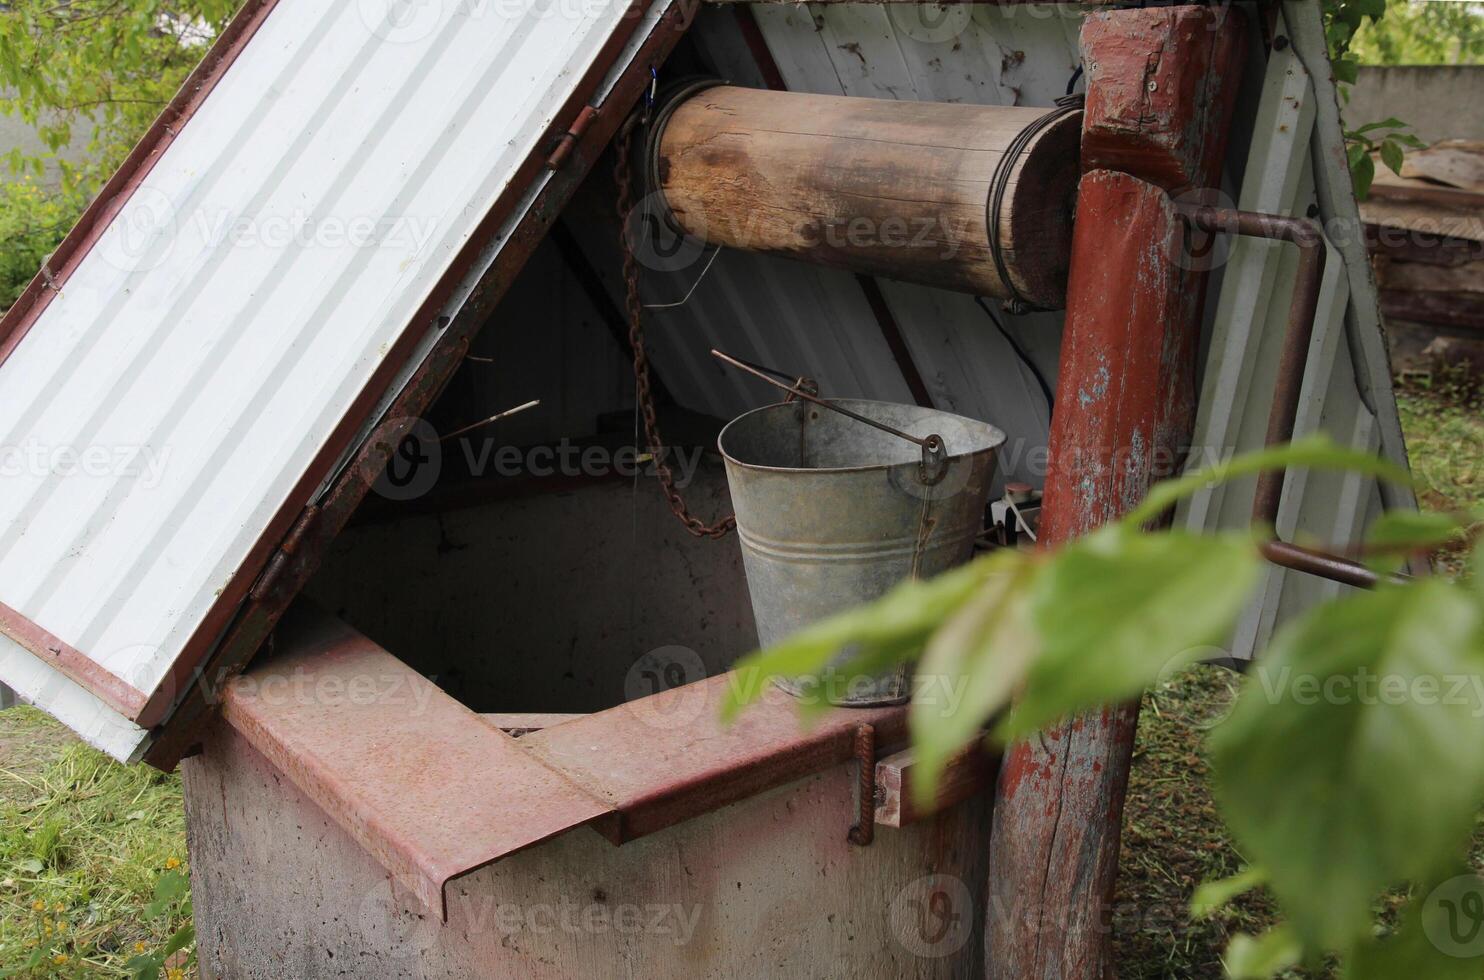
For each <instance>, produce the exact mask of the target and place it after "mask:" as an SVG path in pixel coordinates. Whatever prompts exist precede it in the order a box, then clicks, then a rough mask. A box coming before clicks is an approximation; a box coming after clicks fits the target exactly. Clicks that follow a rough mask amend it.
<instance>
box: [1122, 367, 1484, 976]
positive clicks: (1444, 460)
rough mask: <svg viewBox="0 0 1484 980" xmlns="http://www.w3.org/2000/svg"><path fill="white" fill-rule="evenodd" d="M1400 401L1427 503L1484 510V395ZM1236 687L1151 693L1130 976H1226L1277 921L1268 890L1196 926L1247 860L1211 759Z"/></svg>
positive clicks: (1454, 556)
mask: <svg viewBox="0 0 1484 980" xmlns="http://www.w3.org/2000/svg"><path fill="white" fill-rule="evenodd" d="M1397 405H1398V408H1399V410H1400V413H1401V420H1402V428H1403V430H1404V431H1405V433H1406V437H1407V448H1408V450H1409V453H1410V456H1411V464H1412V473H1413V476H1414V477H1415V479H1416V480H1417V493H1418V500H1419V503H1420V505H1421V506H1422V507H1423V508H1425V509H1429V510H1455V511H1456V510H1466V509H1484V474H1481V469H1484V404H1481V399H1480V392H1479V388H1478V387H1477V386H1476V385H1473V384H1471V383H1469V382H1468V381H1467V380H1466V379H1465V378H1464V377H1463V376H1462V375H1457V374H1446V373H1445V374H1443V375H1440V376H1433V375H1414V376H1409V377H1405V378H1402V379H1399V381H1398V387H1397ZM1436 558H1437V563H1438V565H1439V566H1440V567H1441V568H1442V569H1443V570H1444V571H1446V572H1448V573H1450V574H1458V573H1459V572H1461V571H1462V560H1461V555H1460V553H1459V552H1458V551H1457V550H1452V551H1444V552H1441V553H1439V554H1438V555H1437V556H1436ZM1237 684H1238V676H1237V675H1236V674H1235V673H1233V672H1231V671H1228V670H1225V669H1223V668H1220V667H1213V666H1207V665H1201V666H1197V667H1194V668H1191V669H1190V670H1188V671H1186V672H1184V673H1183V674H1180V675H1177V676H1176V677H1174V678H1172V679H1171V680H1170V681H1169V682H1167V683H1165V684H1162V685H1160V686H1159V687H1157V688H1155V689H1153V690H1151V691H1149V692H1147V693H1146V694H1145V695H1144V701H1143V711H1142V714H1141V716H1140V721H1139V731H1138V736H1137V741H1136V743H1135V746H1134V764H1133V771H1132V774H1131V776H1130V779H1129V792H1128V802H1127V805H1126V809H1125V811H1124V835H1123V852H1122V857H1121V862H1120V870H1119V881H1118V894H1117V897H1116V901H1115V907H1116V908H1117V909H1118V910H1119V914H1120V915H1121V918H1120V919H1115V930H1114V944H1115V951H1116V957H1117V965H1118V976H1119V980H1163V978H1181V980H1184V978H1191V977H1201V978H1204V977H1213V978H1214V977H1220V976H1222V966H1221V952H1222V950H1223V949H1224V948H1225V946H1226V942H1227V940H1228V939H1230V937H1231V936H1232V935H1234V934H1235V933H1238V932H1246V933H1250V934H1256V933H1259V932H1261V931H1262V930H1263V929H1265V928H1267V927H1268V926H1270V925H1272V924H1273V923H1274V922H1275V921H1276V918H1277V908H1276V906H1275V905H1274V904H1273V902H1272V899H1271V898H1270V897H1269V895H1268V894H1267V893H1266V892H1265V891H1263V890H1261V889H1259V890H1256V891H1252V892H1248V893H1247V894H1246V895H1243V896H1242V897H1240V898H1239V899H1237V900H1236V901H1235V902H1233V903H1232V904H1231V905H1230V906H1228V907H1226V908H1223V909H1222V910H1220V911H1219V912H1217V913H1216V914H1215V915H1213V916H1212V917H1211V918H1209V919H1205V920H1201V921H1191V919H1190V917H1189V915H1188V909H1189V905H1190V896H1191V893H1192V892H1193V891H1194V889H1195V888H1196V886H1197V885H1199V884H1200V883H1201V882H1203V881H1209V880H1213V879H1216V878H1222V877H1227V876H1230V875H1232V874H1235V873H1236V872H1237V871H1240V870H1241V869H1242V867H1243V865H1244V862H1243V860H1242V857H1241V855H1240V854H1239V853H1238V852H1237V850H1236V848H1235V847H1234V846H1233V844H1232V842H1231V840H1230V838H1229V837H1228V836H1227V834H1226V830H1225V828H1224V827H1223V826H1222V823H1221V819H1220V817H1219V816H1218V815H1217V813H1216V808H1215V804H1214V802H1213V801H1212V798H1211V792H1210V788H1209V782H1208V772H1209V770H1208V768H1207V765H1206V759H1205V756H1204V752H1203V745H1204V741H1205V733H1206V732H1207V731H1208V730H1209V729H1210V728H1211V727H1212V725H1214V724H1215V723H1216V722H1218V721H1220V719H1221V718H1222V717H1223V716H1224V713H1225V711H1226V710H1227V709H1228V708H1229V707H1230V705H1231V703H1232V700H1233V699H1234V698H1235V696H1236V692H1237ZM1473 856H1474V860H1475V863H1476V864H1479V865H1480V866H1484V832H1481V834H1480V835H1478V836H1477V837H1476V840H1475V846H1474V855H1473ZM1402 899H1403V896H1401V895H1400V894H1397V895H1389V896H1386V897H1383V899H1382V900H1381V901H1380V903H1379V905H1378V908H1377V912H1378V915H1379V916H1380V919H1381V921H1382V922H1386V921H1388V920H1390V919H1392V918H1393V917H1394V913H1395V911H1396V908H1397V907H1398V906H1399V905H1400V904H1401V903H1402ZM1294 975H1295V976H1298V975H1299V974H1297V973H1295V974H1294Z"/></svg>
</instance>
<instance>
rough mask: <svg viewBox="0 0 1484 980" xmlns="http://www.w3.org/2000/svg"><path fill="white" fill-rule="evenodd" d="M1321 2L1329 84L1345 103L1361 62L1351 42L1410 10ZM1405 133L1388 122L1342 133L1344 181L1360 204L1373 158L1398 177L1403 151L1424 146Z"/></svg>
mask: <svg viewBox="0 0 1484 980" xmlns="http://www.w3.org/2000/svg"><path fill="white" fill-rule="evenodd" d="M1323 2H1324V33H1325V39H1326V40H1327V41H1328V42H1329V57H1330V63H1331V64H1332V65H1333V68H1334V73H1335V81H1336V82H1338V83H1339V84H1340V86H1341V94H1342V95H1344V96H1345V97H1346V98H1348V89H1347V88H1346V86H1349V85H1353V84H1355V80H1356V78H1357V77H1358V76H1359V74H1360V65H1361V60H1362V59H1361V56H1360V55H1359V54H1358V53H1356V52H1355V51H1353V50H1352V47H1353V46H1354V45H1355V43H1356V40H1357V38H1358V37H1360V36H1363V35H1367V34H1369V35H1375V34H1376V33H1377V32H1380V31H1386V30H1388V29H1390V28H1391V25H1393V24H1394V23H1395V22H1396V21H1397V20H1398V12H1399V11H1404V10H1405V9H1409V8H1410V7H1411V4H1410V3H1409V0H1391V3H1390V4H1388V2H1387V0H1323ZM1425 6H1439V4H1427V5H1425ZM1457 6H1460V7H1462V6H1464V5H1463V4H1458V5H1457ZM1383 25H1384V26H1383ZM1408 128H1409V126H1408V124H1407V123H1404V122H1402V121H1401V120H1400V119H1396V118H1394V117H1393V118H1390V119H1383V120H1381V121H1379V122H1370V123H1366V124H1365V125H1363V126H1360V127H1357V128H1356V129H1352V130H1346V131H1345V151H1346V156H1347V157H1348V159H1349V162H1350V175H1351V178H1352V179H1353V182H1354V184H1355V196H1356V197H1358V198H1360V199H1361V200H1362V201H1363V200H1365V199H1366V197H1367V196H1368V195H1369V194H1370V192H1371V183H1372V181H1374V180H1375V177H1376V159H1375V156H1374V155H1373V154H1379V155H1380V157H1381V162H1382V163H1384V164H1385V165H1386V166H1387V167H1388V168H1390V169H1391V170H1392V171H1393V172H1394V173H1396V174H1400V173H1401V172H1402V158H1403V156H1404V155H1405V152H1406V151H1405V149H1404V147H1411V148H1412V149H1421V148H1422V147H1424V146H1426V145H1427V144H1425V143H1423V142H1422V140H1420V139H1419V138H1418V137H1417V136H1416V135H1415V134H1413V133H1407V132H1403V130H1405V129H1408Z"/></svg>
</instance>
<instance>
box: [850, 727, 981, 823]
mask: <svg viewBox="0 0 1484 980" xmlns="http://www.w3.org/2000/svg"><path fill="white" fill-rule="evenodd" d="M999 761H1000V760H999V756H998V755H995V754H994V753H992V752H990V751H988V750H987V749H986V748H985V746H984V743H983V742H982V741H975V742H970V743H969V744H968V745H965V746H964V747H963V748H961V749H959V750H958V751H957V752H955V753H954V754H953V755H952V756H950V757H949V759H948V762H947V764H946V766H945V767H944V769H943V772H942V774H941V775H939V777H938V785H937V789H936V790H935V792H934V794H933V799H932V802H931V803H930V804H928V805H927V806H918V805H917V802H916V801H915V800H914V799H913V796H912V793H913V789H912V780H913V774H914V772H916V771H917V768H918V764H917V755H916V753H914V752H913V751H912V750H911V749H903V750H902V751H901V752H897V753H895V754H893V755H889V756H887V757H886V758H884V759H881V760H880V761H878V762H877V763H876V822H877V823H878V824H880V825H881V826H883V827H906V826H909V825H911V824H914V823H916V822H917V821H919V820H921V819H923V818H924V817H930V816H932V815H933V814H935V813H938V812H940V811H942V810H946V809H948V808H949V807H951V806H954V805H956V804H959V803H962V802H963V801H964V800H967V799H968V798H969V797H971V796H977V795H979V794H980V793H983V792H985V791H986V790H988V789H990V788H991V787H993V786H994V776H995V772H996V770H997V769H998V767H999Z"/></svg>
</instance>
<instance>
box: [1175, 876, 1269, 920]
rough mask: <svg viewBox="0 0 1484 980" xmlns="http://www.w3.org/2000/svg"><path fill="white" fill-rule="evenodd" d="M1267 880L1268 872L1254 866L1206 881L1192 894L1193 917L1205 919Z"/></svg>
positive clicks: (1191, 911)
mask: <svg viewBox="0 0 1484 980" xmlns="http://www.w3.org/2000/svg"><path fill="white" fill-rule="evenodd" d="M1267 880H1268V875H1267V872H1266V871H1264V870H1263V869H1262V868H1259V867H1256V866H1253V867H1248V868H1243V869H1242V870H1241V871H1239V872H1238V873H1237V874H1234V875H1232V876H1231V877H1230V878H1221V879H1219V880H1217V881H1207V882H1204V883H1203V884H1202V885H1201V886H1200V887H1199V888H1197V889H1196V890H1195V894H1194V895H1192V896H1190V914H1191V917H1192V918H1196V919H1204V918H1205V917H1206V916H1208V915H1210V914H1211V913H1213V912H1215V911H1217V910H1218V909H1221V908H1223V907H1224V906H1225V905H1226V904H1227V903H1228V902H1230V901H1231V900H1232V899H1234V898H1236V897H1237V896H1238V895H1245V894H1246V893H1247V892H1250V891H1251V890H1252V889H1254V888H1257V887H1259V886H1260V885H1262V884H1264V883H1265V882H1266V881H1267Z"/></svg>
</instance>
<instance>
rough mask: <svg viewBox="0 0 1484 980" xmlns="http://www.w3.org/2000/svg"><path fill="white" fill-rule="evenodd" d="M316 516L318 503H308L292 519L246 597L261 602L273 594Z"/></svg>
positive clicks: (317, 515) (317, 514)
mask: <svg viewBox="0 0 1484 980" xmlns="http://www.w3.org/2000/svg"><path fill="white" fill-rule="evenodd" d="M318 517H319V505H318V504H310V505H309V506H308V507H305V508H304V510H303V512H302V513H300V514H299V518H298V520H296V521H294V526H293V527H291V528H289V533H288V534H286V535H284V537H283V543H282V544H280V545H279V546H278V550H277V551H275V552H274V553H273V557H272V558H270V559H268V565H267V567H265V568H264V569H263V574H262V575H260V576H258V581H257V582H256V583H255V584H254V585H253V587H252V591H251V592H249V593H248V598H250V599H252V601H254V602H263V601H265V600H266V599H268V598H269V597H270V596H272V595H273V591H274V589H276V588H277V587H278V583H279V581H280V580H281V579H282V578H283V573H284V570H285V569H286V568H288V565H289V559H290V558H292V557H293V556H294V555H295V553H297V552H298V550H299V548H300V546H302V545H303V543H304V539H305V538H306V537H307V536H308V535H309V531H310V529H311V528H312V527H313V526H314V522H315V520H316V519H317V518H318Z"/></svg>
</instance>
